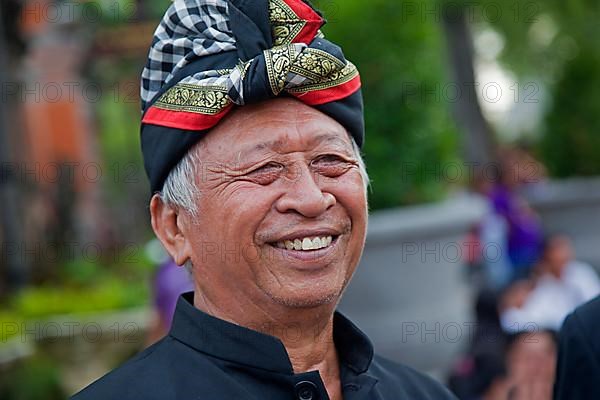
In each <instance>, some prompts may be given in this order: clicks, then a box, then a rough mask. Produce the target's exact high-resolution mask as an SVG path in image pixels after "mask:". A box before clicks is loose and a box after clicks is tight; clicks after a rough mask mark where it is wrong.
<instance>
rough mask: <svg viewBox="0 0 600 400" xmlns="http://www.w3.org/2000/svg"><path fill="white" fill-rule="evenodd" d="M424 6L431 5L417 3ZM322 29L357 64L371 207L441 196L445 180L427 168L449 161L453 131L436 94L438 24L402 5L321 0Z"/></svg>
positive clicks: (440, 48)
mask: <svg viewBox="0 0 600 400" xmlns="http://www.w3.org/2000/svg"><path fill="white" fill-rule="evenodd" d="M423 3H433V1H424V2H423ZM315 4H316V6H317V7H318V8H319V9H321V10H322V11H323V13H324V14H325V17H326V18H327V19H328V24H327V25H326V26H325V28H324V33H325V34H326V35H327V37H328V38H329V39H331V40H333V41H334V42H336V43H338V44H340V45H341V46H342V48H343V49H344V53H345V54H346V55H347V56H348V58H349V59H350V60H351V61H352V62H353V63H354V64H356V65H357V66H358V68H359V70H360V73H361V80H362V83H363V95H364V101H365V122H366V131H367V133H366V141H365V147H364V149H363V150H364V153H365V161H366V163H367V167H368V170H369V176H370V178H371V180H372V189H373V190H372V192H371V193H370V199H369V201H370V208H371V209H379V208H386V207H394V206H398V205H403V204H412V203H420V202H426V201H433V200H437V199H440V198H441V197H442V196H443V195H444V193H445V191H446V185H447V183H445V182H443V181H441V180H439V179H438V180H436V179H431V178H432V176H435V173H433V174H432V173H431V172H430V171H426V169H435V168H436V166H440V165H443V164H444V163H448V162H453V161H456V160H457V158H458V154H457V151H458V149H457V144H458V137H457V135H458V131H457V128H456V126H455V124H454V121H453V120H452V117H451V115H450V111H451V110H450V109H449V107H447V105H446V104H445V103H444V102H443V101H442V100H441V99H437V98H436V96H435V95H430V94H429V93H432V92H433V93H435V92H439V90H440V87H443V85H444V84H445V83H446V82H447V81H448V79H449V78H448V77H449V72H450V71H448V70H447V68H446V67H445V66H446V65H447V64H448V63H447V60H446V52H445V43H444V37H443V32H442V27H441V25H440V24H439V23H437V22H436V21H435V20H433V19H426V20H422V19H420V18H407V16H406V15H405V13H404V11H405V10H404V9H403V8H402V7H401V2H397V1H388V0H373V1H371V2H369V3H368V5H367V4H366V3H365V2H364V1H360V0H343V1H342V0H335V1H330V0H321V1H316V2H315Z"/></svg>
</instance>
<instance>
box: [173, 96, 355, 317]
mask: <svg viewBox="0 0 600 400" xmlns="http://www.w3.org/2000/svg"><path fill="white" fill-rule="evenodd" d="M192 151H198V156H199V158H200V159H201V160H203V162H202V165H201V166H200V168H199V172H198V173H197V176H196V180H197V185H198V188H199V190H200V192H201V194H200V196H199V198H198V200H197V211H198V217H197V218H196V219H194V218H193V217H191V216H190V215H189V214H186V213H183V214H182V217H181V219H182V221H181V226H182V229H181V231H182V236H183V237H184V239H183V241H184V242H185V245H183V247H185V249H187V250H184V251H183V254H184V258H189V259H191V261H192V263H193V265H194V279H195V282H196V291H197V292H199V293H202V296H205V298H207V299H209V300H210V302H211V303H213V304H228V305H229V307H236V305H235V304H236V303H239V304H244V303H247V302H248V301H250V302H252V303H253V304H256V305H260V306H263V307H264V306H265V305H269V304H271V305H273V304H277V305H279V306H281V305H283V306H286V307H313V306H318V305H322V304H330V305H331V304H333V305H335V304H336V302H337V300H338V299H339V296H340V295H341V293H342V291H343V289H344V288H345V286H346V284H347V283H348V281H349V280H350V278H351V276H352V274H353V272H354V270H355V268H356V266H357V264H358V262H359V259H360V256H361V254H362V250H363V246H364V241H365V232H366V224H367V201H366V192H365V186H364V185H365V182H363V179H362V176H361V173H360V170H359V166H358V165H359V164H358V159H357V156H356V154H355V153H354V151H353V147H352V142H351V139H350V137H349V135H348V134H347V132H346V130H345V129H344V128H343V126H342V125H340V124H339V123H338V122H337V121H335V120H334V119H332V118H330V117H328V116H327V115H325V114H323V113H321V112H320V111H317V110H315V109H313V108H311V107H308V106H306V105H304V104H302V103H301V102H299V101H297V100H292V99H275V100H271V101H268V102H263V103H261V104H258V105H250V106H245V107H242V108H239V109H237V110H236V111H235V112H233V113H232V114H231V115H229V116H228V117H227V119H225V120H224V121H222V122H221V123H220V124H219V125H218V126H217V127H216V128H215V129H213V130H212V131H211V132H210V133H209V134H208V135H207V136H206V138H204V139H203V140H202V141H201V142H200V145H199V146H197V147H196V148H195V149H193V150H192ZM180 259H181V257H180ZM238 307H239V305H238Z"/></svg>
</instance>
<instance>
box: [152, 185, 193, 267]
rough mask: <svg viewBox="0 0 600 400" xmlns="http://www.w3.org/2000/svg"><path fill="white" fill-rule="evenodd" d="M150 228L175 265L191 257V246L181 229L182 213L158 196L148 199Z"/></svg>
mask: <svg viewBox="0 0 600 400" xmlns="http://www.w3.org/2000/svg"><path fill="white" fill-rule="evenodd" d="M150 216H151V221H152V229H153V230H154V233H155V234H156V236H157V237H158V239H159V240H160V241H161V243H162V244H163V246H164V247H165V249H167V252H168V253H169V254H170V255H171V257H173V260H174V261H175V263H176V264H177V265H183V264H185V262H186V261H187V260H189V259H190V257H191V254H192V253H191V246H190V242H189V240H188V239H187V238H186V236H185V234H184V231H183V229H182V228H183V223H182V222H183V221H182V215H181V214H180V213H179V212H178V210H176V209H175V208H173V207H170V206H168V205H166V204H165V203H163V201H162V200H161V198H160V196H158V195H156V194H155V195H154V196H152V200H150Z"/></svg>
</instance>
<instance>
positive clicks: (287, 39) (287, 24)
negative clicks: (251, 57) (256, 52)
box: [269, 0, 306, 46]
mask: <svg viewBox="0 0 600 400" xmlns="http://www.w3.org/2000/svg"><path fill="white" fill-rule="evenodd" d="M269 19H270V20H271V27H272V29H273V41H274V44H275V46H281V45H286V44H290V43H292V42H293V41H294V38H295V37H296V36H298V34H299V33H300V32H301V31H302V29H303V28H304V26H305V25H306V21H304V20H302V19H300V18H298V15H296V13H295V12H294V10H292V9H291V7H290V6H288V5H287V4H286V3H285V1H283V0H270V1H269Z"/></svg>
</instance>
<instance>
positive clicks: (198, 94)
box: [154, 83, 231, 115]
mask: <svg viewBox="0 0 600 400" xmlns="http://www.w3.org/2000/svg"><path fill="white" fill-rule="evenodd" d="M230 103H231V100H230V99H229V97H228V96H227V88H226V87H224V86H197V85H190V84H184V83H179V84H177V85H175V86H173V87H172V88H171V89H169V90H167V91H166V92H165V93H164V94H163V95H162V96H161V97H160V98H159V99H158V101H157V102H156V103H155V104H154V105H155V106H156V107H158V108H162V109H165V110H173V111H188V112H195V113H201V114H208V115H214V114H217V113H219V112H220V111H222V110H223V108H225V107H226V106H228V105H229V104H230Z"/></svg>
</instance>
